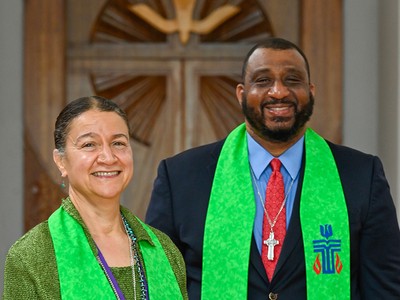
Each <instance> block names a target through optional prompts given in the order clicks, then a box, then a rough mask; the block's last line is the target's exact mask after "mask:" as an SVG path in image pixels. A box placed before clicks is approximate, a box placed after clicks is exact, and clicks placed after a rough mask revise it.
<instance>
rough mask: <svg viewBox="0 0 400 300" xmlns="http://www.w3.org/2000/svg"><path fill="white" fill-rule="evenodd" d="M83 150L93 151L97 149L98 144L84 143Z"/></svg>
mask: <svg viewBox="0 0 400 300" xmlns="http://www.w3.org/2000/svg"><path fill="white" fill-rule="evenodd" d="M81 148H82V149H85V150H93V149H95V148H96V143H93V142H86V143H83V144H82V145H81Z"/></svg>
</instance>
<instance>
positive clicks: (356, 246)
mask: <svg viewBox="0 0 400 300" xmlns="http://www.w3.org/2000/svg"><path fill="white" fill-rule="evenodd" d="M242 77H243V78H242V79H243V83H240V84H238V86H237V88H236V94H237V98H238V100H239V103H240V105H241V107H242V110H243V113H244V116H245V125H241V126H239V127H238V128H236V129H235V130H234V131H232V132H231V133H230V134H229V136H228V137H227V139H225V140H223V141H219V142H216V143H213V144H210V145H206V146H202V147H198V148H196V149H192V150H188V151H185V152H183V153H181V154H178V155H176V156H175V157H172V158H168V159H166V160H163V161H162V162H161V163H160V165H159V169H158V176H157V178H156V180H155V183H154V190H153V193H152V197H151V202H150V205H149V208H148V212H147V216H146V221H147V222H148V223H149V224H151V225H153V226H154V227H156V228H159V229H161V230H162V231H164V232H165V233H167V234H168V235H169V236H170V237H171V239H172V240H173V241H174V242H175V243H176V245H177V246H178V248H179V249H180V250H181V251H182V254H183V256H184V259H185V262H186V268H187V276H188V292H189V298H190V299H200V298H201V299H256V300H257V299H280V300H281V299H290V300H291V299H296V300H297V299H308V300H310V299H311V300H313V299H324V300H325V299H340V300H345V299H350V298H351V299H353V300H355V299H400V232H399V225H398V221H397V217H396V212H395V207H394V204H393V200H392V197H391V195H390V191H389V186H388V183H387V180H386V178H385V175H384V171H383V167H382V164H381V161H380V160H379V158H377V157H376V156H372V155H367V154H364V153H361V152H359V151H356V150H353V149H350V148H347V147H343V146H339V145H335V144H332V143H330V142H327V141H325V140H324V139H323V138H321V137H320V136H319V135H318V134H316V133H315V132H314V131H312V130H311V129H309V128H307V125H306V124H307V121H308V120H309V118H310V116H311V115H312V111H313V104H314V93H315V87H314V85H313V84H312V83H311V82H310V70H309V65H308V61H307V58H306V57H305V55H304V53H303V52H302V51H301V49H299V48H298V47H297V46H296V45H294V44H292V43H291V42H289V41H286V40H283V39H279V38H270V39H267V40H266V41H265V42H263V43H261V44H259V45H256V46H255V47H253V48H252V49H251V50H250V52H249V53H248V55H247V57H246V59H245V62H244V65H243V71H242ZM282 180H283V182H282ZM282 185H283V187H282ZM272 196H275V200H273V199H272V198H271V197H272ZM274 201H275V202H274Z"/></svg>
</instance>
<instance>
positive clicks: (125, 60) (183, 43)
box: [25, 0, 341, 228]
mask: <svg viewBox="0 0 400 300" xmlns="http://www.w3.org/2000/svg"><path fill="white" fill-rule="evenodd" d="M47 1H51V0H47ZM27 2H35V1H32V0H31V1H27ZM60 2H62V1H60ZM283 2H284V3H283ZM333 2H336V3H339V2H340V1H332V3H333ZM61 4H62V3H59V5H61ZM289 4H290V5H289ZM51 5H53V6H54V2H53V3H52V4H51ZM307 6H308V7H307ZM310 6H312V7H310ZM318 7H319V8H318ZM64 8H65V12H66V14H65V15H63V17H65V18H66V24H67V25H66V28H65V43H64V44H62V45H61V46H59V48H58V49H64V50H63V51H62V53H64V54H65V58H66V60H65V62H66V63H65V65H63V67H60V68H59V69H60V70H62V69H63V68H65V74H66V75H65V80H63V81H64V82H65V85H63V84H60V89H61V90H60V91H59V94H60V95H61V97H60V99H57V100H55V99H52V101H50V100H47V102H46V101H45V100H38V101H41V102H42V103H53V105H52V106H53V107H54V110H52V112H51V114H49V113H47V115H46V116H47V117H46V118H45V120H46V122H48V121H49V119H50V118H52V119H53V120H51V122H49V123H47V124H46V126H50V125H51V126H53V124H54V120H55V116H56V108H57V109H58V108H60V109H61V106H62V105H63V103H64V102H68V101H71V100H73V99H75V98H78V97H81V96H85V95H92V94H97V95H102V96H104V97H107V98H110V99H112V100H114V101H115V102H117V103H118V104H120V105H121V107H123V108H124V109H125V110H126V112H127V114H128V118H129V121H130V125H131V127H132V132H133V134H132V147H133V152H134V161H135V174H134V178H133V181H132V183H131V185H130V186H129V187H128V189H127V191H126V192H125V194H124V197H123V204H125V205H126V206H128V207H129V208H130V209H131V210H132V211H133V212H134V213H136V214H137V215H138V216H139V217H142V218H143V217H144V214H145V211H146V208H147V205H148V200H149V196H150V192H151V188H152V184H153V180H154V178H155V176H156V168H157V165H158V163H159V161H160V160H161V159H162V158H164V157H167V156H170V155H172V154H175V153H177V152H180V151H182V150H184V149H187V148H190V147H194V146H198V145H201V144H205V143H208V142H212V141H214V140H216V139H220V138H223V137H225V136H226V134H227V133H228V132H229V131H230V130H232V129H233V128H234V127H235V126H237V125H238V124H239V123H241V122H243V117H242V115H241V111H240V107H239V104H238V102H237V100H236V96H235V86H236V84H237V83H238V82H239V81H240V73H241V65H242V61H243V58H244V55H245V54H246V52H247V51H248V50H249V48H250V47H251V46H252V45H253V44H254V43H255V42H257V41H259V40H262V39H263V38H265V37H267V36H271V35H278V36H282V37H285V38H288V39H290V40H292V41H294V42H296V43H299V44H303V45H302V46H303V47H304V49H305V51H306V53H307V51H308V49H310V50H314V49H318V48H316V47H315V45H313V44H312V43H311V42H310V41H315V40H312V39H311V40H310V33H309V32H310V31H307V32H306V31H305V30H304V28H308V27H310V28H313V26H314V24H311V23H307V22H304V21H302V20H301V19H300V16H301V15H304V14H305V13H304V9H306V8H307V11H308V9H312V10H313V11H319V12H320V13H321V11H325V7H321V6H319V5H318V4H315V3H314V1H311V0H308V1H298V0H292V1H277V0H274V1H256V0H231V1H225V0H212V1H211V0H208V1H206V0H197V1H196V0H170V1H169V0H149V1H139V0H137V1H136V0H109V1H104V0H103V1H100V0H85V1H81V0H68V1H66V2H65V3H64ZM334 8H335V9H333V10H332V7H331V10H330V13H332V11H334V12H336V15H338V14H339V15H340V11H341V6H340V5H336V6H335V7H334ZM53 9H55V10H57V8H53ZM58 11H59V12H60V10H58ZM327 13H328V12H325V14H327ZM321 15H323V14H321ZM321 17H322V18H323V16H321ZM317 20H318V19H317ZM313 22H315V20H314V19H313ZM324 22H326V21H324ZM335 22H337V20H335ZM310 24H311V26H310ZM339 27H340V26H339ZM29 30H32V29H29ZM303 31H304V32H303ZM57 33H58V34H59V33H60V32H50V33H49V34H50V35H52V36H57ZM333 37H336V35H333ZM321 41H324V42H326V41H328V45H332V43H335V42H336V40H333V39H332V37H331V38H325V37H323V38H321V40H320V41H319V42H320V43H321ZM332 41H333V42H332ZM29 42H30V43H31V44H32V43H33V44H34V41H32V40H29ZM307 45H312V46H307ZM340 46H341V44H340V43H339V44H338V45H336V44H335V47H333V49H334V50H335V51H336V52H335V53H338V54H340V53H341V52H340V51H337V48H338V47H339V48H340ZM308 47H309V48H308ZM325 50H326V49H325ZM339 50H340V49H339ZM313 52H314V53H311V54H313V55H314V56H315V57H314V60H313V59H310V63H311V67H312V69H313V65H315V64H317V65H319V64H320V62H319V56H318V51H313ZM328 52H329V51H328ZM26 56H28V57H29V54H28V53H27V54H26ZM54 57H56V55H54ZM42 59H43V60H46V59H48V57H47V58H46V57H43V58H42ZM336 59H341V56H340V55H339V56H337V57H336ZM319 67H320V66H319ZM27 68H28V73H29V72H32V70H31V66H30V65H28V66H27ZM324 70H326V68H324ZM336 71H337V70H335V72H336ZM339 71H340V70H339ZM43 73H46V72H43ZM29 74H30V73H29ZM43 76H44V74H43ZM324 76H325V75H324ZM324 76H321V77H324ZM329 76H331V77H332V75H329ZM336 76H339V79H340V72H339V73H337V72H336ZM332 78H334V80H337V78H336V77H332ZM43 81H44V80H43ZM331 81H332V80H331ZM39 84H41V85H44V84H45V83H44V82H40V83H39ZM317 86H318V82H317ZM29 88H31V86H30V85H29V84H28V83H27V84H26V89H29ZM338 93H339V94H338ZM340 93H341V91H334V92H333V94H332V95H329V96H334V97H337V95H339V96H341V94H340ZM43 96H44V98H45V99H49V96H50V95H49V94H47V95H46V94H45V95H43ZM332 99H333V98H329V97H328V98H327V99H325V100H324V102H323V103H328V104H329V103H332ZM337 99H340V97H339V98H336V99H335V100H333V101H335V107H336V108H339V109H334V110H330V114H332V113H333V115H331V117H330V118H328V119H332V120H333V123H337V122H338V121H339V124H340V102H339V103H338V102H337ZM25 101H26V102H29V103H30V106H31V107H32V100H31V99H28V98H26V99H25ZM330 101H331V102H330ZM54 102H55V103H56V104H54ZM326 106H327V105H323V107H326ZM328 107H329V105H328ZM317 110H318V108H317ZM322 112H323V110H322ZM337 112H339V113H337ZM57 113H58V112H57ZM37 114H38V115H33V116H32V114H30V115H29V120H30V121H31V122H34V121H38V120H39V119H40V117H38V116H39V115H40V114H46V110H45V109H41V110H40V111H38V112H37ZM26 118H28V115H26ZM32 119H33V120H32ZM42 123H43V121H42ZM321 124H322V123H321ZM43 125H44V124H43ZM315 125H316V127H317V129H318V123H316V124H315ZM325 125H326V123H325ZM51 126H50V127H51ZM314 127H315V126H314ZM320 128H321V129H322V131H323V130H324V128H327V127H326V126H325V127H324V126H320ZM336 129H337V128H336ZM329 130H330V129H328V130H326V131H325V132H327V133H329ZM320 131H321V130H320ZM45 134H47V135H48V134H49V130H43V131H41V132H39V133H38V132H33V131H32V130H28V135H27V140H26V142H28V145H29V146H30V147H29V148H28V149H30V151H29V152H27V154H26V157H28V155H29V160H34V161H35V160H36V161H37V160H39V159H41V160H42V161H44V165H45V167H43V166H41V165H40V163H39V164H35V167H33V164H32V162H29V161H28V162H27V163H26V166H27V169H29V174H27V178H28V181H27V185H26V191H27V193H28V194H27V196H26V199H27V200H26V201H27V205H26V207H27V208H28V209H27V214H26V219H27V220H33V221H27V222H26V224H27V226H26V227H27V228H29V227H31V226H32V225H34V223H37V222H39V221H40V220H41V219H44V218H46V217H47V215H48V214H49V213H50V212H51V211H52V210H53V209H54V208H55V207H57V205H58V202H57V201H56V199H43V196H52V197H54V196H57V195H58V194H57V195H55V194H54V192H51V191H49V189H48V188H46V189H45V190H46V191H47V192H48V194H47V195H44V193H43V190H44V189H43V187H44V186H48V185H45V184H44V183H45V182H48V183H51V185H50V187H52V189H58V188H57V182H58V181H59V180H60V178H59V175H58V174H57V171H56V170H55V168H54V167H53V166H52V162H51V160H50V159H49V157H48V156H49V154H50V153H51V149H52V147H53V143H52V139H51V138H52V137H51V136H45ZM33 136H34V137H35V138H32V137H33ZM331 137H332V138H331V139H333V140H336V141H337V140H338V137H339V138H340V132H339V134H338V131H337V130H335V131H334V134H333V135H332V136H331ZM40 141H41V142H43V149H38V147H37V146H36V144H38V143H39V142H40ZM50 165H51V166H50ZM29 166H31V167H29ZM36 167H38V169H36ZM35 173H36V174H37V173H39V174H46V176H42V177H43V179H42V181H41V182H40V181H39V182H37V181H34V180H32V178H33V177H34V178H37V176H35V175H34V174H35ZM29 178H30V179H29ZM32 190H36V192H35V193H34V194H32ZM43 201H50V203H51V204H50V205H48V204H47V205H45V206H43V207H42V210H40V209H39V210H38V209H37V207H38V204H39V203H41V202H43ZM47 203H48V202H47ZM32 208H34V209H33V210H32ZM32 216H33V218H32Z"/></svg>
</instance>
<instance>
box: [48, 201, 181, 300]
mask: <svg viewBox="0 0 400 300" xmlns="http://www.w3.org/2000/svg"><path fill="white" fill-rule="evenodd" d="M137 220H139V219H137ZM139 222H140V223H141V225H142V226H143V227H144V229H145V230H146V232H147V233H148V234H149V236H150V238H151V240H152V242H153V243H154V246H153V245H150V243H149V242H147V241H139V248H140V250H141V252H142V255H143V261H144V264H145V266H144V267H145V270H146V279H147V282H148V287H149V296H150V299H152V300H158V299H182V294H181V291H180V288H179V285H178V282H177V280H176V277H175V274H174V273H173V270H172V267H171V265H170V263H169V261H168V258H167V256H166V254H165V252H164V250H163V248H162V245H161V244H160V241H159V240H158V238H157V237H156V235H155V234H154V233H153V232H152V231H151V229H150V228H149V227H148V226H147V225H145V224H144V223H143V222H141V221H140V220H139ZM48 224H49V229H50V234H51V238H52V241H53V245H54V250H55V255H56V262H57V270H58V276H59V280H60V292H61V298H62V299H115V298H116V296H115V294H114V292H113V290H112V288H111V286H110V284H109V282H108V280H107V278H106V276H105V274H104V272H103V269H102V268H101V266H100V265H99V262H98V261H97V259H96V256H95V254H94V253H93V251H92V249H91V247H90V245H89V243H88V240H87V237H86V235H85V232H84V230H83V228H82V226H81V225H80V224H79V223H78V222H77V221H76V220H75V219H74V218H73V217H72V216H71V215H70V214H68V213H67V212H66V211H65V210H64V208H63V207H60V208H58V209H57V210H56V211H55V212H54V213H53V214H52V215H51V216H50V218H49V221H48ZM132 280H133V278H132ZM165 297H167V298H165Z"/></svg>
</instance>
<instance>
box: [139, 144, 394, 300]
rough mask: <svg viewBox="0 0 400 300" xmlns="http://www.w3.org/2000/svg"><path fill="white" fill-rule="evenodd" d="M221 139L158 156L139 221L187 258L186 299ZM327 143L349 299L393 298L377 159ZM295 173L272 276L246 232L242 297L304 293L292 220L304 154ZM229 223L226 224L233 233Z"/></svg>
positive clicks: (194, 282) (194, 283) (386, 201)
mask: <svg viewBox="0 0 400 300" xmlns="http://www.w3.org/2000/svg"><path fill="white" fill-rule="evenodd" d="M223 142H224V141H219V142H216V143H213V144H210V145H206V146H201V147H198V148H195V149H191V150H188V151H185V152H183V153H181V154H178V155H176V156H174V157H172V158H168V159H165V160H163V161H161V163H160V165H159V168H158V176H157V178H156V180H155V182H154V189H153V192H152V196H151V201H150V205H149V208H148V211H147V215H146V222H147V223H149V224H150V225H152V226H154V227H156V228H158V229H160V230H162V231H164V232H165V233H166V234H168V235H169V236H170V237H171V239H172V240H173V242H175V244H176V245H177V246H178V248H179V249H180V250H181V252H182V255H183V257H184V259H185V262H186V268H187V277H188V292H189V298H190V299H200V292H201V286H200V284H201V270H202V247H203V234H204V224H205V219H206V213H207V206H208V201H209V196H210V191H211V186H212V182H213V178H214V172H215V168H216V165H217V160H218V156H219V154H220V151H221V148H222V145H223ZM329 146H330V147H331V150H332V153H333V155H334V158H335V160H336V163H337V167H338V171H339V175H340V178H341V181H342V185H343V189H344V194H345V198H346V203H347V208H348V213H349V223H350V237H351V254H350V255H351V295H352V298H351V299H353V300H356V299H374V300H376V299H400V232H399V225H398V221H397V217H396V213H395V208H394V204H393V200H392V197H391V195H390V191H389V186H388V183H387V180H386V178H385V175H384V171H383V167H382V164H381V161H380V160H379V158H377V157H376V156H372V155H367V154H364V153H361V152H359V151H356V150H353V149H350V148H347V147H343V146H339V145H334V144H331V143H329ZM300 173H301V175H300V181H299V187H298V189H297V193H296V197H295V204H294V208H293V213H292V217H291V220H290V225H289V228H288V231H287V234H286V238H285V241H284V244H283V246H282V252H281V255H280V258H279V262H278V265H277V270H276V272H275V275H274V277H273V279H272V281H271V282H269V281H268V278H267V276H266V274H265V271H264V268H263V265H262V261H261V257H260V254H259V252H258V250H257V248H256V245H255V241H254V238H253V241H252V247H251V254H250V263H249V282H248V299H254V300H258V299H260V300H261V299H263V300H265V299H268V295H269V293H271V292H272V293H276V294H278V297H279V298H278V299H279V300H292V299H296V300H298V299H299V300H301V299H306V282H305V266H304V249H303V241H302V236H301V230H300V219H299V202H300V194H301V186H302V178H303V174H304V158H303V163H302V168H301V171H300ZM232 176H234V174H232ZM227 182H229V181H227ZM227 188H229V186H227ZM237 227H238V228H239V227H240V220H237ZM235 230H236V228H232V234H235ZM232 251H234V250H233V249H232ZM227 272H229V270H227ZM215 284H218V283H217V282H216V283H215ZM232 284H233V285H234V284H235V283H234V282H233V283H232ZM332 293H335V291H334V290H332ZM339 299H340V298H339Z"/></svg>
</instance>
